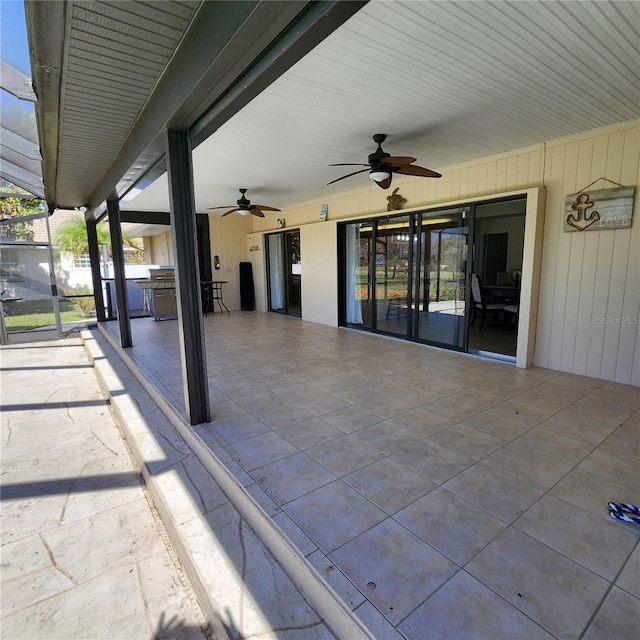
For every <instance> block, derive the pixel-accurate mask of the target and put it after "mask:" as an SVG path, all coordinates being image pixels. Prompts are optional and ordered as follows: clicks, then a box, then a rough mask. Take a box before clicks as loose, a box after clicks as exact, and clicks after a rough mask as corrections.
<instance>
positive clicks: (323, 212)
mask: <svg viewBox="0 0 640 640" xmlns="http://www.w3.org/2000/svg"><path fill="white" fill-rule="evenodd" d="M328 210H329V205H327V204H323V205H322V206H321V207H320V222H324V221H325V220H326V219H327V211H328Z"/></svg>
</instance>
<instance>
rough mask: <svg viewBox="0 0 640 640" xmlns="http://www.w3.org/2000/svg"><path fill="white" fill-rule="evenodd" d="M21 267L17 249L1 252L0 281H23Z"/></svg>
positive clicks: (5, 249) (4, 248)
mask: <svg viewBox="0 0 640 640" xmlns="http://www.w3.org/2000/svg"><path fill="white" fill-rule="evenodd" d="M21 271H22V268H21V265H20V260H19V255H18V250H17V249H7V248H6V247H2V250H0V279H2V280H5V281H14V282H15V281H16V280H22V277H21Z"/></svg>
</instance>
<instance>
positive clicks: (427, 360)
mask: <svg viewBox="0 0 640 640" xmlns="http://www.w3.org/2000/svg"><path fill="white" fill-rule="evenodd" d="M204 329H205V336H206V359H207V367H208V374H209V376H208V380H209V396H210V402H211V413H212V421H211V422H210V423H207V424H202V425H198V426H196V427H195V428H194V432H195V434H197V436H198V437H199V439H201V441H202V442H203V443H205V444H206V445H207V448H208V451H209V452H210V454H209V455H212V456H215V457H216V458H217V459H218V460H219V461H220V462H222V463H223V465H224V466H225V467H226V469H228V470H229V471H230V472H231V473H232V474H233V477H234V478H235V481H236V482H237V484H238V485H241V486H242V487H244V489H245V490H246V492H247V494H248V495H249V496H251V498H252V500H253V501H255V503H257V504H258V505H259V506H260V508H261V511H262V515H263V517H264V518H265V521H268V522H269V524H270V525H271V526H272V527H273V528H274V531H276V532H278V535H280V534H281V535H284V536H286V538H287V539H288V540H289V541H290V542H291V543H293V545H295V548H296V549H297V553H299V554H300V556H304V557H305V558H306V560H307V561H308V562H309V563H310V565H311V566H313V567H315V569H317V571H318V572H319V573H320V575H321V576H322V577H323V578H324V579H325V580H326V581H327V582H328V584H329V585H330V586H331V587H332V588H333V589H334V590H335V592H336V593H337V594H338V596H339V597H340V598H341V599H342V600H343V602H344V603H345V605H346V606H347V607H348V608H349V609H351V610H353V611H354V612H355V614H356V615H357V616H359V618H360V619H361V620H362V621H363V622H364V624H365V625H366V626H368V628H369V629H370V630H371V632H372V633H373V635H374V636H375V637H376V638H384V639H385V640H387V639H389V640H392V639H395V638H398V639H400V638H408V639H409V640H423V639H424V638H438V639H441V638H581V637H584V638H604V637H609V638H611V637H616V638H627V637H628V638H631V637H632V636H633V633H634V631H633V629H634V624H631V625H630V624H629V621H630V620H637V619H638V600H637V598H638V596H639V595H640V590H639V588H638V587H639V585H638V562H639V561H640V555H639V548H638V535H637V529H634V525H625V524H622V523H619V522H614V521H613V520H611V519H610V518H609V517H608V513H607V502H608V501H610V500H613V501H616V502H633V501H634V497H637V495H638V491H639V490H640V486H639V485H638V465H639V460H640V450H639V449H638V438H637V430H638V427H639V425H640V396H639V395H638V391H637V388H635V387H631V386H626V385H621V384H617V383H611V382H606V381H603V380H596V379H592V378H585V377H581V376H576V375H572V374H566V373H561V372H558V371H553V370H549V369H541V368H535V367H534V368H531V369H515V368H514V367H513V365H510V364H504V363H499V362H495V361H490V360H485V359H483V358H479V357H476V356H469V355H464V354H456V353H453V352H451V351H447V350H442V349H437V348H433V347H429V346H425V345H418V344H409V343H406V342H400V341H397V340H394V339H391V338H384V337H381V336H374V335H368V334H363V333H360V332H357V331H352V330H348V329H338V328H332V327H327V326H323V325H318V324H314V323H309V322H305V321H301V320H299V319H295V318H290V317H286V316H282V315H277V314H264V313H259V312H232V313H231V315H230V316H227V315H226V314H220V313H216V314H210V315H209V316H208V317H206V318H204ZM132 331H133V338H134V340H133V342H134V346H133V347H132V348H130V349H127V350H121V349H120V347H119V346H118V330H117V323H107V324H103V325H101V327H100V332H101V333H102V334H103V337H106V338H107V339H108V340H109V342H111V344H112V346H113V347H114V348H115V349H116V350H119V351H120V353H121V354H126V355H124V356H123V357H124V358H125V361H127V362H128V363H129V365H130V366H131V367H132V368H133V369H134V370H136V369H137V370H138V371H139V372H142V373H143V374H144V376H145V378H146V379H147V380H148V381H149V382H150V383H151V384H152V385H153V388H154V389H155V390H157V391H159V392H160V393H161V395H162V398H163V399H164V400H165V401H166V403H167V404H166V405H165V413H166V414H167V415H168V416H169V417H170V418H171V419H172V420H173V421H175V420H179V421H181V422H182V423H183V424H184V425H185V427H186V426H187V421H186V419H185V418H186V416H185V411H184V401H183V396H182V389H183V385H182V379H181V366H180V357H179V351H178V343H177V334H178V327H177V321H163V322H154V321H153V320H150V319H136V320H135V321H133V322H132ZM285 339H286V345H287V347H286V349H283V344H285ZM161 406H162V405H161ZM141 411H142V412H143V413H145V414H148V415H153V413H152V412H153V411H157V407H156V405H150V404H144V403H143V406H141ZM156 420H157V419H156ZM636 501H637V498H636Z"/></svg>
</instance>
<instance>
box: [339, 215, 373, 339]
mask: <svg viewBox="0 0 640 640" xmlns="http://www.w3.org/2000/svg"><path fill="white" fill-rule="evenodd" d="M372 239H373V227H372V225H371V224H369V223H362V222H356V223H354V224H348V225H346V227H345V273H346V282H345V293H346V304H345V319H346V323H347V324H349V325H358V326H362V327H371V326H372V323H373V277H372V274H373V271H372V269H371V268H370V264H371V259H372V252H371V246H372V245H371V242H372Z"/></svg>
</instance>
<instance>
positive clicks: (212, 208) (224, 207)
mask: <svg viewBox="0 0 640 640" xmlns="http://www.w3.org/2000/svg"><path fill="white" fill-rule="evenodd" d="M233 206H234V205H232V204H223V205H222V206H221V207H209V208H208V209H207V211H213V210H214V209H228V208H229V207H233Z"/></svg>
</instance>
